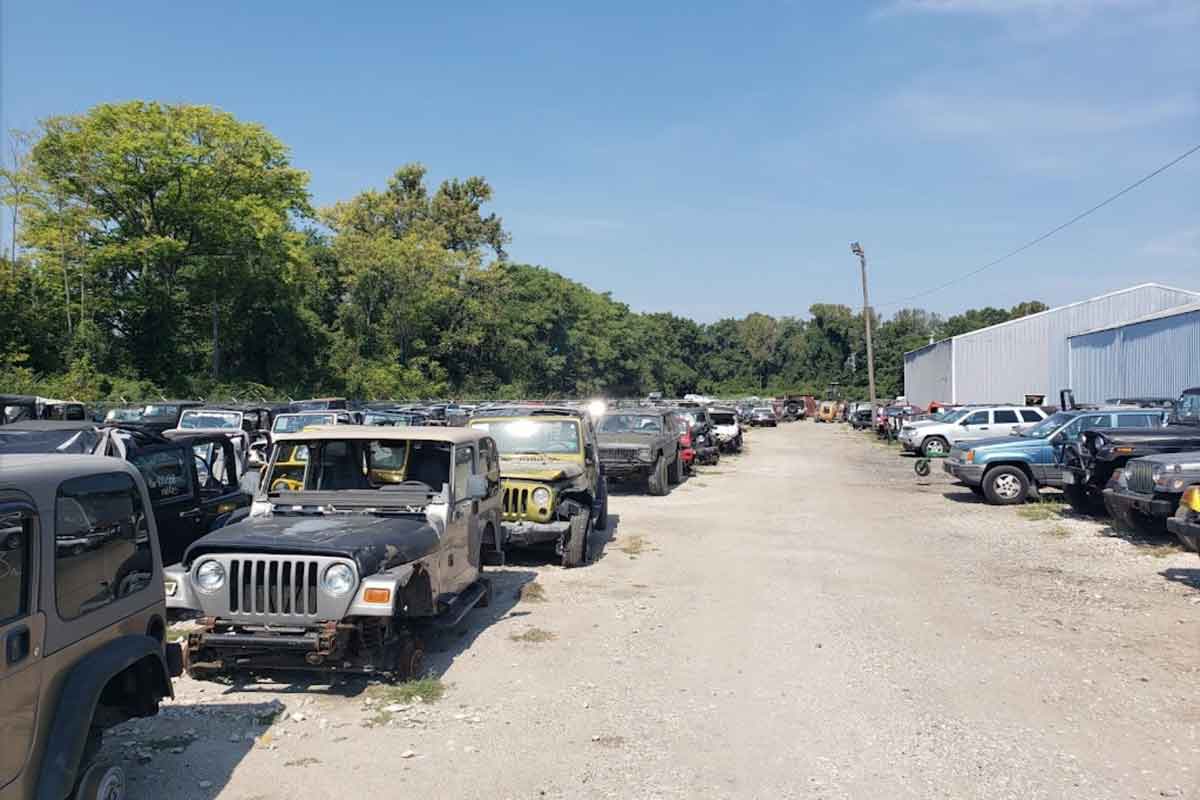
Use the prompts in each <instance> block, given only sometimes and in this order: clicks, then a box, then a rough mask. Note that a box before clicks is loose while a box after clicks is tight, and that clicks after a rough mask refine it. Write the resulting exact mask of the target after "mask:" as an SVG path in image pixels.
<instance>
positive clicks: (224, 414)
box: [175, 408, 245, 431]
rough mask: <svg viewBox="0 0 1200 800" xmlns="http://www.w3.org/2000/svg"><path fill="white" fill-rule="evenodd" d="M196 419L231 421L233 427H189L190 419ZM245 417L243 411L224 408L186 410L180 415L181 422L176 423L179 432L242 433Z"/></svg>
mask: <svg viewBox="0 0 1200 800" xmlns="http://www.w3.org/2000/svg"><path fill="white" fill-rule="evenodd" d="M196 417H202V418H203V417H215V418H217V419H222V420H224V419H231V420H233V424H232V425H187V424H185V423H186V422H187V421H188V420H189V419H194V418H196ZM244 418H245V415H244V414H243V413H242V412H241V411H229V410H227V409H222V408H185V409H184V410H183V413H181V414H180V415H179V421H178V422H177V423H175V427H176V428H177V429H179V430H187V431H203V430H216V431H240V430H241V429H242V420H243V419H244Z"/></svg>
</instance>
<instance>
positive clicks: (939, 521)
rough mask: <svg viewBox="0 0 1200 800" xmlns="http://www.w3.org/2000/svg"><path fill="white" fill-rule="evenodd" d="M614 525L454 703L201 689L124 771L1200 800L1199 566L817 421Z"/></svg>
mask: <svg viewBox="0 0 1200 800" xmlns="http://www.w3.org/2000/svg"><path fill="white" fill-rule="evenodd" d="M611 508H612V511H613V520H614V522H615V523H616V524H615V525H614V527H615V531H614V536H615V538H614V539H613V540H611V541H606V542H604V543H603V552H602V553H601V555H600V557H599V558H598V560H597V561H596V563H594V564H593V565H591V566H589V567H588V568H586V569H579V570H573V571H564V570H561V569H559V568H557V567H553V566H546V565H545V564H544V563H539V562H537V561H529V562H528V563H523V564H517V565H510V566H508V567H506V568H504V569H503V570H500V571H498V574H497V576H496V580H497V592H496V595H497V598H498V601H497V602H496V603H494V604H493V606H492V607H491V608H489V609H486V610H482V611H477V612H474V613H473V614H472V615H470V616H469V617H468V619H469V621H470V624H469V626H468V627H466V628H465V629H464V630H462V631H460V632H458V633H456V634H449V635H447V636H445V637H443V638H442V639H440V640H439V641H437V642H434V643H432V646H431V650H432V651H434V652H431V654H430V661H431V662H432V663H431V666H433V667H434V668H435V669H436V670H437V671H438V672H439V673H440V674H441V675H442V678H443V680H444V681H445V683H446V684H447V685H448V688H447V690H446V694H445V696H444V697H443V698H442V699H441V700H440V701H438V702H435V703H423V702H397V701H396V698H394V697H381V696H380V694H381V691H382V690H381V689H380V688H378V687H366V686H364V685H362V684H359V683H354V682H350V683H346V684H343V685H340V686H336V687H327V686H283V685H279V684H255V685H251V686H240V687H231V686H223V685H220V684H211V683H210V684H198V683H195V682H191V681H188V680H186V679H185V680H182V681H180V682H179V684H178V688H177V691H178V699H177V701H176V702H175V703H174V704H172V705H170V706H168V707H166V708H165V710H164V712H163V713H162V714H161V715H160V716H159V717H158V718H155V719H153V720H146V721H141V722H137V723H132V724H130V725H127V726H125V727H124V728H123V729H122V730H121V731H120V733H119V734H118V735H116V736H111V737H110V738H109V740H108V741H107V742H106V744H105V749H106V750H107V751H108V752H109V753H110V754H114V755H115V756H117V757H121V758H124V759H125V760H126V761H127V763H128V764H129V765H130V770H131V773H132V775H133V776H134V779H135V780H134V783H133V788H134V791H135V795H136V796H142V797H147V798H149V797H172V798H185V797H196V798H201V797H203V798H211V797H217V796H219V797H221V798H264V799H266V798H310V797H334V796H338V797H342V796H361V797H381V798H382V797H433V798H474V797H479V798H529V797H549V798H574V797H610V798H697V797H764V798H765V797H771V798H777V797H784V798H786V797H814V798H816V797H821V798H839V797H855V798H858V797H872V798H876V797H883V798H931V797H955V798H957V797H987V798H1008V797H1011V798H1043V797H1044V798H1087V799H1088V800H1094V799H1095V798H1109V797H1112V798H1126V797H1135V798H1157V797H1185V798H1195V797H1200V788H1198V787H1200V774H1198V773H1200V703H1198V702H1197V699H1196V698H1197V685H1198V682H1200V559H1197V557H1196V556H1195V555H1194V554H1185V553H1182V552H1179V551H1177V550H1175V549H1174V548H1170V547H1154V548H1147V547H1138V546H1135V545H1133V544H1130V543H1129V542H1126V541H1124V540H1122V539H1120V538H1118V537H1116V536H1114V535H1112V534H1113V532H1112V531H1111V529H1109V528H1108V527H1107V526H1106V525H1103V524H1101V523H1098V522H1095V521H1091V520H1077V519H1071V518H1063V519H1058V518H1055V519H1048V520H1045V521H1030V520H1027V519H1025V518H1023V517H1022V516H1021V515H1020V514H1019V512H1018V511H1017V510H1015V509H1000V508H991V507H987V506H984V505H982V504H980V503H979V502H978V501H977V500H976V499H975V498H974V496H973V495H971V494H970V493H969V492H966V491H965V490H959V489H955V488H954V487H952V486H951V485H950V484H949V483H948V482H947V481H946V480H945V479H944V478H943V477H942V476H941V475H940V474H939V473H936V472H935V474H934V475H933V476H932V477H931V478H929V479H927V480H925V481H923V482H921V483H918V481H917V479H916V478H915V476H914V475H913V473H912V470H911V462H909V461H906V460H903V459H900V458H898V457H897V456H896V454H895V453H894V451H890V450H888V449H886V448H883V447H881V446H879V445H877V444H875V443H874V442H872V441H870V440H868V439H867V438H865V437H863V436H861V435H857V434H853V433H851V432H850V431H848V430H846V429H844V428H843V427H842V426H825V425H815V424H811V423H797V424H794V425H788V426H784V427H782V428H780V429H778V430H763V431H755V432H754V434H753V436H752V441H751V449H750V451H749V452H748V453H747V454H746V455H744V456H742V457H740V458H737V459H726V460H724V461H722V463H721V465H720V466H719V467H715V468H710V469H708V470H706V471H705V472H704V473H703V474H700V475H698V476H696V477H694V478H692V479H691V480H690V481H689V482H688V483H686V484H685V485H684V486H682V487H679V488H677V489H676V490H675V491H674V492H673V493H672V494H671V495H670V496H669V497H666V498H653V497H642V496H637V495H628V496H625V495H622V496H614V497H613V499H612V506H611ZM599 538H600V539H604V538H606V537H604V536H600V537H599ZM597 544H598V545H599V544H600V542H597ZM534 583H536V585H537V586H538V587H540V589H541V592H542V593H543V594H544V599H543V600H541V601H536V600H533V599H525V600H520V601H518V593H519V591H520V590H521V587H522V586H526V585H530V584H534ZM534 591H536V590H534ZM526 594H527V595H528V594H530V590H529V589H526ZM518 639H525V640H518ZM383 694H386V692H383Z"/></svg>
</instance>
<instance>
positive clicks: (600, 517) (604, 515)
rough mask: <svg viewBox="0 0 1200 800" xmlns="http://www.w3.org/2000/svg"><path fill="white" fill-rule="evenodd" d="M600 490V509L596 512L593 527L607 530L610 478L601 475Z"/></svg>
mask: <svg viewBox="0 0 1200 800" xmlns="http://www.w3.org/2000/svg"><path fill="white" fill-rule="evenodd" d="M598 491H599V492H600V510H599V511H597V512H596V522H595V523H594V525H593V527H595V528H599V529H600V530H606V529H607V528H608V478H605V477H603V476H601V478H600V485H599V487H598Z"/></svg>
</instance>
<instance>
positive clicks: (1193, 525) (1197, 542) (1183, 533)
mask: <svg viewBox="0 0 1200 800" xmlns="http://www.w3.org/2000/svg"><path fill="white" fill-rule="evenodd" d="M1167 530H1169V531H1170V532H1171V533H1173V534H1175V536H1177V537H1178V538H1179V541H1181V542H1183V544H1184V546H1185V547H1187V549H1189V550H1200V514H1195V513H1193V514H1191V515H1190V518H1189V519H1187V520H1182V519H1179V518H1178V517H1171V518H1170V519H1168V520H1167Z"/></svg>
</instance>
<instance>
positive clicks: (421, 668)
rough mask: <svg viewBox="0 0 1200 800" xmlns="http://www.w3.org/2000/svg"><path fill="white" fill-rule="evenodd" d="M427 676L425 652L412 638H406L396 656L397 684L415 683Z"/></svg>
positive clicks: (395, 675)
mask: <svg viewBox="0 0 1200 800" xmlns="http://www.w3.org/2000/svg"><path fill="white" fill-rule="evenodd" d="M424 674H425V651H424V650H423V649H422V648H421V644H420V642H418V641H417V640H416V639H413V638H412V637H411V636H408V637H405V639H404V643H403V644H402V645H400V652H399V653H398V654H397V656H396V671H395V674H394V678H395V680H396V681H397V682H401V683H403V682H404V681H415V680H417V679H418V678H421V677H423V676H424Z"/></svg>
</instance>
